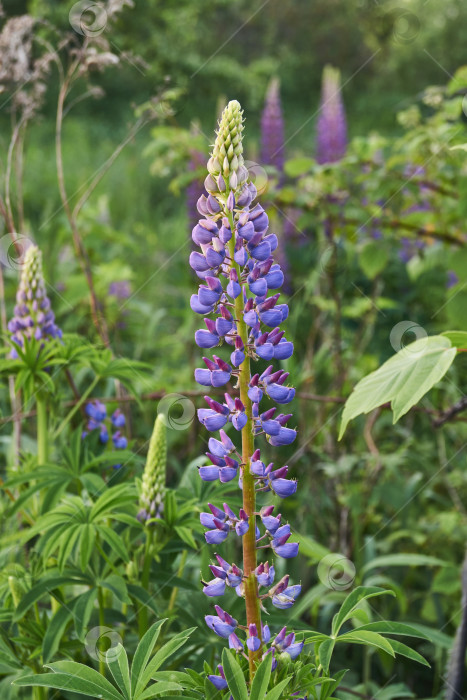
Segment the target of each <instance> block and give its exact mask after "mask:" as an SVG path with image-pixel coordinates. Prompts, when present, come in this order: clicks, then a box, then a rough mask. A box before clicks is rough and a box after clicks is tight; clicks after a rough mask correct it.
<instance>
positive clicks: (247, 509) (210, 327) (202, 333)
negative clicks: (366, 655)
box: [190, 101, 303, 688]
mask: <svg viewBox="0 0 467 700" xmlns="http://www.w3.org/2000/svg"><path fill="white" fill-rule="evenodd" d="M242 122H243V119H242V111H241V108H240V105H239V103H238V102H236V101H233V102H230V103H229V104H228V105H227V107H226V108H225V110H224V112H223V114H222V117H221V120H220V124H219V130H218V133H217V138H216V143H215V145H214V149H213V153H212V156H211V158H210V160H209V162H208V170H209V175H208V176H207V177H206V180H205V188H206V190H207V192H208V196H207V197H206V196H204V195H202V196H201V197H200V198H199V200H198V211H199V213H200V214H201V215H202V216H204V218H202V219H200V221H199V222H198V224H197V225H196V226H195V227H194V228H193V232H192V238H193V241H194V243H195V244H196V245H197V246H199V248H200V250H201V252H197V251H196V252H192V253H191V255H190V265H191V267H192V268H193V269H194V270H195V272H196V274H197V275H198V277H199V278H200V279H201V280H202V281H203V282H204V283H203V284H200V286H199V291H198V294H193V295H192V297H191V300H190V305H191V308H192V309H193V311H195V312H196V313H198V314H200V315H203V316H205V319H204V322H205V326H206V327H205V328H202V329H200V330H198V331H197V332H196V333H195V341H196V343H197V345H198V346H199V347H200V348H202V349H206V350H207V349H212V348H216V347H217V346H222V345H224V344H226V345H227V346H230V349H229V352H230V362H229V361H228V360H229V357H228V356H226V358H225V359H224V358H222V357H220V356H219V355H212V357H204V358H203V360H204V364H205V367H203V368H198V369H196V370H195V379H196V381H197V382H198V383H199V384H201V385H202V386H206V387H222V386H226V385H229V388H228V390H227V392H226V393H225V394H224V400H223V401H222V402H221V401H217V400H214V399H212V398H211V397H210V396H205V400H206V403H207V408H201V409H199V410H198V418H199V420H200V422H201V423H202V424H203V425H204V426H205V428H206V429H207V430H208V431H210V432H216V431H219V438H220V439H216V438H214V437H211V438H210V439H209V442H208V447H209V451H208V452H207V453H206V454H207V456H208V458H209V462H210V463H209V464H208V465H207V466H202V467H200V468H199V474H200V477H201V478H202V479H203V480H205V481H216V480H219V481H220V482H222V483H226V482H231V481H233V480H234V479H236V478H237V479H238V485H239V487H240V489H242V491H243V496H242V498H243V507H242V508H240V510H239V511H238V512H234V511H233V510H232V509H231V508H230V506H229V505H228V504H227V503H223V504H222V507H219V506H216V505H214V504H212V503H210V504H209V511H210V512H206V513H201V516H200V520H201V523H202V525H203V526H204V527H205V528H206V533H205V538H206V542H207V543H208V544H215V545H218V544H220V543H221V542H223V541H224V540H225V539H226V538H227V537H228V536H229V535H231V534H232V535H234V536H237V537H239V538H241V541H242V548H243V567H242V568H240V567H239V566H237V564H235V563H233V564H230V563H229V562H227V561H225V560H224V559H223V558H222V557H221V556H220V555H218V554H217V555H216V562H215V563H214V564H212V565H211V566H210V569H211V571H212V573H213V575H214V577H215V578H214V579H213V580H212V581H208V582H203V585H204V593H205V594H206V595H207V596H209V597H217V596H221V595H223V594H224V593H225V592H226V590H227V588H234V589H235V591H236V593H237V595H238V596H240V597H243V598H244V599H245V607H246V618H247V620H246V623H247V624H246V626H243V629H246V631H247V634H246V638H245V640H244V642H242V641H241V640H240V639H239V637H238V636H237V631H238V629H239V628H241V627H242V626H241V625H239V623H238V622H237V620H235V619H234V618H233V617H232V616H231V615H229V613H228V612H226V611H225V610H223V609H222V608H221V607H220V606H218V605H216V606H215V611H216V613H217V614H216V615H208V616H207V617H206V624H207V625H208V627H209V628H210V629H211V630H212V631H213V632H215V633H216V634H217V635H219V636H220V637H224V638H226V639H227V638H228V639H229V645H230V647H231V649H233V650H235V651H237V652H242V651H243V650H244V649H245V651H247V652H248V656H249V663H250V678H251V677H252V676H253V675H254V672H255V664H256V662H257V661H258V660H259V658H261V656H264V654H269V653H270V654H272V655H273V656H274V655H275V653H276V650H277V651H278V655H281V654H282V653H286V654H288V655H289V656H290V658H295V657H296V656H298V654H299V653H300V651H301V649H302V647H303V644H302V643H297V644H296V643H295V642H294V639H295V638H294V635H293V634H289V635H286V629H285V628H284V629H283V630H281V632H279V634H278V635H277V636H276V637H275V639H274V640H273V641H271V639H272V637H271V633H270V631H269V628H268V626H267V625H263V624H262V623H261V614H260V611H261V609H262V608H263V603H264V602H265V601H266V600H267V599H270V601H271V603H272V605H273V606H275V607H277V608H280V609H286V608H289V607H291V606H292V605H293V604H294V602H295V599H296V597H297V596H298V595H299V593H300V590H301V587H300V585H289V576H288V575H286V576H284V577H283V578H282V579H281V580H280V581H279V582H277V583H276V584H275V585H274V578H275V572H274V566H273V565H272V564H269V562H268V561H265V562H261V563H260V564H258V563H257V553H258V552H259V551H260V550H264V549H267V548H270V549H271V550H272V553H273V554H275V555H277V556H280V557H283V558H285V559H288V558H290V557H294V556H296V555H297V553H298V544H297V543H294V542H289V541H288V540H289V538H290V536H291V530H290V525H288V524H283V523H282V521H281V515H280V514H277V515H275V516H274V515H273V511H274V506H273V505H271V506H265V507H263V508H261V510H260V512H259V513H257V508H256V493H257V492H258V491H260V492H262V493H267V492H272V493H274V494H276V495H277V496H279V497H280V498H286V497H287V496H291V495H293V494H294V493H295V491H296V489H297V484H296V482H295V481H292V480H291V479H288V478H286V477H287V473H288V466H283V467H280V468H278V469H274V465H273V464H272V463H270V464H268V465H267V466H266V465H265V464H264V462H263V461H262V460H261V453H260V450H259V449H255V445H254V441H255V437H257V439H263V438H260V437H259V436H264V437H265V438H266V440H267V441H268V442H269V443H270V444H271V445H274V446H279V445H289V444H290V443H291V442H293V441H294V439H295V437H296V431H295V430H294V429H292V428H288V427H286V424H287V422H288V421H289V419H290V418H291V417H292V416H291V414H283V413H279V414H278V415H276V410H277V409H276V408H275V407H272V408H268V409H267V410H261V408H260V403H261V401H262V400H263V398H265V397H268V398H269V399H270V400H271V401H273V402H275V403H276V404H279V405H285V404H288V403H289V402H290V401H292V399H293V398H294V395H295V390H294V389H293V388H291V387H289V386H287V384H286V382H287V378H288V372H285V371H283V370H282V369H276V370H274V368H273V365H270V366H269V367H267V369H265V370H264V371H263V372H262V373H261V374H260V373H256V374H253V373H252V372H251V370H250V362H252V361H256V360H258V359H261V360H267V361H269V360H279V361H280V360H287V359H288V358H289V357H291V355H292V353H293V344H292V343H291V342H290V341H288V340H287V339H286V338H285V333H284V331H281V330H280V328H279V326H280V324H281V323H282V322H283V321H285V320H286V318H287V316H288V307H287V305H286V304H279V303H278V300H279V297H280V294H279V293H273V294H272V295H271V296H268V294H269V292H270V291H272V292H275V291H276V290H277V289H279V288H280V287H281V286H282V284H283V282H284V275H283V273H282V270H281V268H280V266H279V265H278V264H277V263H275V262H274V259H273V257H272V253H273V252H274V251H275V250H276V248H277V245H278V240H277V236H276V235H275V234H273V233H268V226H269V221H268V217H267V214H266V212H265V211H264V209H263V208H262V207H261V206H260V205H259V204H256V205H253V204H252V202H253V200H254V199H255V197H256V188H255V186H254V184H252V183H251V182H250V180H249V177H248V171H247V169H246V167H245V166H244V164H243V157H242V130H243V123H242ZM211 315H214V318H211V317H210V316H211ZM217 352H221V350H219V351H217ZM234 385H235V386H234ZM232 386H234V388H231V387H232ZM230 426H232V427H233V435H232V433H230V434H227V432H226V431H225V430H224V428H226V429H228V428H229V427H230ZM235 432H237V433H240V434H241V437H242V447H241V448H240V447H237V446H236V445H235V443H234V440H233V439H232V438H234V435H235ZM230 435H232V437H230ZM258 515H259V517H260V519H261V523H262V526H263V528H264V533H263V534H262V535H261V531H260V529H259V528H258V526H257V524H256V519H257V516H258ZM261 589H266V590H264V592H263V591H262V590H261ZM270 642H271V643H270ZM269 643H270V645H269V647H268V644H269ZM276 664H277V661H276V659H274V661H273V668H275V666H276ZM220 673H221V675H220V676H210V679H211V681H212V682H213V683H214V685H215V686H216V687H218V688H221V687H225V685H224V684H225V679H224V678H223V673H222V670H221V671H220Z"/></svg>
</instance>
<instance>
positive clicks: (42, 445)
mask: <svg viewBox="0 0 467 700" xmlns="http://www.w3.org/2000/svg"><path fill="white" fill-rule="evenodd" d="M36 404H37V459H38V462H39V464H46V463H47V460H48V457H49V441H48V435H47V402H46V400H45V398H44V397H43V396H41V394H40V393H39V394H38V395H37V402H36Z"/></svg>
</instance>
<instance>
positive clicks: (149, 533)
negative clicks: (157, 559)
mask: <svg viewBox="0 0 467 700" xmlns="http://www.w3.org/2000/svg"><path fill="white" fill-rule="evenodd" d="M153 542H154V527H147V528H146V544H145V547H144V560H143V573H142V575H141V586H142V588H144V590H145V591H147V590H148V586H149V577H150V574H151V562H152V549H153ZM138 629H139V635H140V638H141V637H142V636H143V634H144V633H145V632H146V631H147V629H148V610H147V607H146V605H144V603H142V604H141V606H140V608H139V610H138Z"/></svg>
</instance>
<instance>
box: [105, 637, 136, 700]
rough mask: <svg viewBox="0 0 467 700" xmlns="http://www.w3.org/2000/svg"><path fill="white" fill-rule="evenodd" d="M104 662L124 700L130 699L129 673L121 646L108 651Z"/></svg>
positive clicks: (125, 656) (126, 658) (126, 657)
mask: <svg viewBox="0 0 467 700" xmlns="http://www.w3.org/2000/svg"><path fill="white" fill-rule="evenodd" d="M105 660H106V663H107V666H108V667H109V670H110V673H111V674H112V676H113V678H114V681H115V683H116V684H117V685H118V687H119V688H120V690H121V691H122V694H123V695H124V697H125V700H130V698H131V685H130V671H129V668H128V656H127V654H126V651H125V649H124V648H123V646H122V645H121V644H117V646H115V647H113V648H112V649H108V651H107V653H106V655H105Z"/></svg>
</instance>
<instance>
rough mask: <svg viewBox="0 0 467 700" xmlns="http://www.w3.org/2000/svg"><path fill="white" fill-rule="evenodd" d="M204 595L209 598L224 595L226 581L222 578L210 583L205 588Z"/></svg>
mask: <svg viewBox="0 0 467 700" xmlns="http://www.w3.org/2000/svg"><path fill="white" fill-rule="evenodd" d="M203 593H204V594H205V595H207V596H209V597H216V596H220V595H224V593H225V580H224V579H221V578H215V579H213V580H212V581H209V583H207V584H206V585H205V586H204V588H203Z"/></svg>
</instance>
